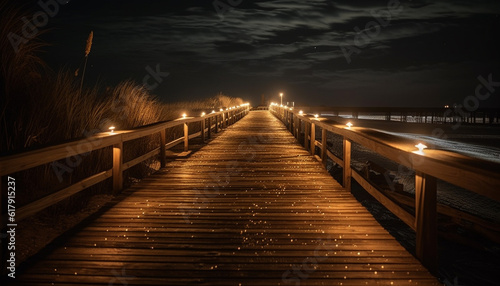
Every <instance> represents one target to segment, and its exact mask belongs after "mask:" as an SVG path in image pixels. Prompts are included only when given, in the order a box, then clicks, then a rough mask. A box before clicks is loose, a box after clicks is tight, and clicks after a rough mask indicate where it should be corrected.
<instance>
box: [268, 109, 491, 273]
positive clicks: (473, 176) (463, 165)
mask: <svg viewBox="0 0 500 286" xmlns="http://www.w3.org/2000/svg"><path fill="white" fill-rule="evenodd" d="M269 109H270V111H271V112H273V113H274V114H275V116H277V117H278V118H279V119H280V120H281V121H283V122H284V123H285V125H287V126H288V125H289V127H290V130H291V132H292V134H294V135H295V137H296V138H297V139H299V137H300V133H301V128H302V127H301V124H302V122H304V124H305V126H304V129H305V130H304V142H303V145H304V148H306V149H309V148H311V149H312V150H310V152H311V154H312V155H315V154H316V152H315V150H314V149H315V146H321V147H320V149H321V152H320V154H321V161H322V163H323V164H324V165H326V158H327V157H329V158H331V159H332V160H333V161H334V162H335V163H337V164H339V165H340V166H341V167H342V168H343V186H344V188H345V189H347V190H350V188H351V178H353V179H354V180H356V181H357V182H358V183H359V184H360V185H361V186H362V187H363V188H364V189H365V190H366V191H367V192H368V193H370V194H371V195H372V196H373V197H374V198H376V199H377V200H378V201H379V202H381V203H382V204H383V205H384V206H385V207H386V208H387V209H388V210H390V211H391V212H392V213H394V214H395V215H396V216H398V217H399V218H400V219H401V220H402V221H403V222H405V223H406V224H407V225H409V226H410V227H411V228H412V229H414V230H415V231H416V232H417V236H416V238H417V241H416V255H417V257H418V258H419V259H420V260H421V261H422V263H423V264H424V265H425V266H427V267H428V268H429V269H430V270H431V271H434V270H436V267H437V211H436V209H437V203H436V193H437V190H436V178H437V179H441V180H443V181H447V182H449V183H451V184H454V185H456V186H459V187H462V188H465V189H468V190H470V191H473V192H475V193H477V194H480V195H483V196H485V197H488V198H490V199H493V200H496V201H500V190H499V189H500V176H498V172H496V171H495V170H500V164H498V163H494V162H490V161H485V160H481V159H477V158H472V157H468V156H464V155H461V154H458V153H455V152H450V151H444V150H429V149H426V150H425V151H424V152H422V153H419V152H417V151H416V148H415V145H416V144H417V143H419V142H415V140H410V139H407V138H403V137H398V136H396V135H391V134H387V133H384V132H381V131H378V130H374V129H370V128H362V127H346V126H343V125H339V124H337V123H336V122H334V121H331V120H328V119H326V118H320V117H318V118H316V117H315V116H311V115H307V114H302V113H300V112H299V111H297V110H293V109H290V108H288V107H282V106H278V105H271V106H270V108H269ZM295 122H297V124H296V123H295ZM315 127H319V128H321V130H322V142H318V141H317V140H316V138H315V137H316V136H315ZM326 131H329V132H332V133H334V134H337V135H340V136H342V138H343V159H341V158H339V157H337V156H335V155H334V154H333V153H331V152H330V151H329V150H328V149H327V146H326V145H327V144H326ZM309 136H310V141H309ZM316 142H317V144H316ZM352 142H354V143H357V144H360V145H361V146H363V147H366V148H368V149H370V150H372V151H374V152H376V153H378V154H380V155H382V156H384V157H386V158H388V159H389V160H392V161H395V162H397V163H399V164H401V165H403V166H405V167H408V168H410V169H413V170H415V172H416V175H415V195H416V200H415V214H410V213H408V212H407V211H405V210H404V209H403V208H401V207H400V206H399V205H397V204H396V203H394V202H393V201H392V200H391V199H390V198H389V197H386V196H385V195H384V194H383V193H381V192H379V191H378V189H377V187H376V186H374V185H372V184H371V183H370V182H369V181H367V180H366V179H364V177H363V176H361V175H360V174H359V173H358V172H357V171H356V170H354V169H351V164H350V161H351V143H352Z"/></svg>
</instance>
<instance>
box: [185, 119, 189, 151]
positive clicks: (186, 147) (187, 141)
mask: <svg viewBox="0 0 500 286" xmlns="http://www.w3.org/2000/svg"><path fill="white" fill-rule="evenodd" d="M187 150H189V129H188V124H187V123H184V151H187Z"/></svg>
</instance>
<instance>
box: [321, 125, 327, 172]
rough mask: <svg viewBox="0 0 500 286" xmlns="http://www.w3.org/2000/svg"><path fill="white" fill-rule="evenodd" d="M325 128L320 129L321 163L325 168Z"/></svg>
mask: <svg viewBox="0 0 500 286" xmlns="http://www.w3.org/2000/svg"><path fill="white" fill-rule="evenodd" d="M326 147H327V146H326V128H324V127H323V128H321V163H323V166H325V167H326V158H327V156H326Z"/></svg>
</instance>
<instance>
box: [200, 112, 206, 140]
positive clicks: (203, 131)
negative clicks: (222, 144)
mask: <svg viewBox="0 0 500 286" xmlns="http://www.w3.org/2000/svg"><path fill="white" fill-rule="evenodd" d="M202 118H203V119H202V120H201V142H205V117H202Z"/></svg>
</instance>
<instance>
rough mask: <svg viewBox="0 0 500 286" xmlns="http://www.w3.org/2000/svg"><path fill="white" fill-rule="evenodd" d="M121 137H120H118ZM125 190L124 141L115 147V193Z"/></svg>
mask: <svg viewBox="0 0 500 286" xmlns="http://www.w3.org/2000/svg"><path fill="white" fill-rule="evenodd" d="M118 136H120V135H118ZM122 189H123V141H122V140H120V143H117V144H114V145H113V192H114V193H115V194H118V193H119V192H120V191H121V190H122Z"/></svg>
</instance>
